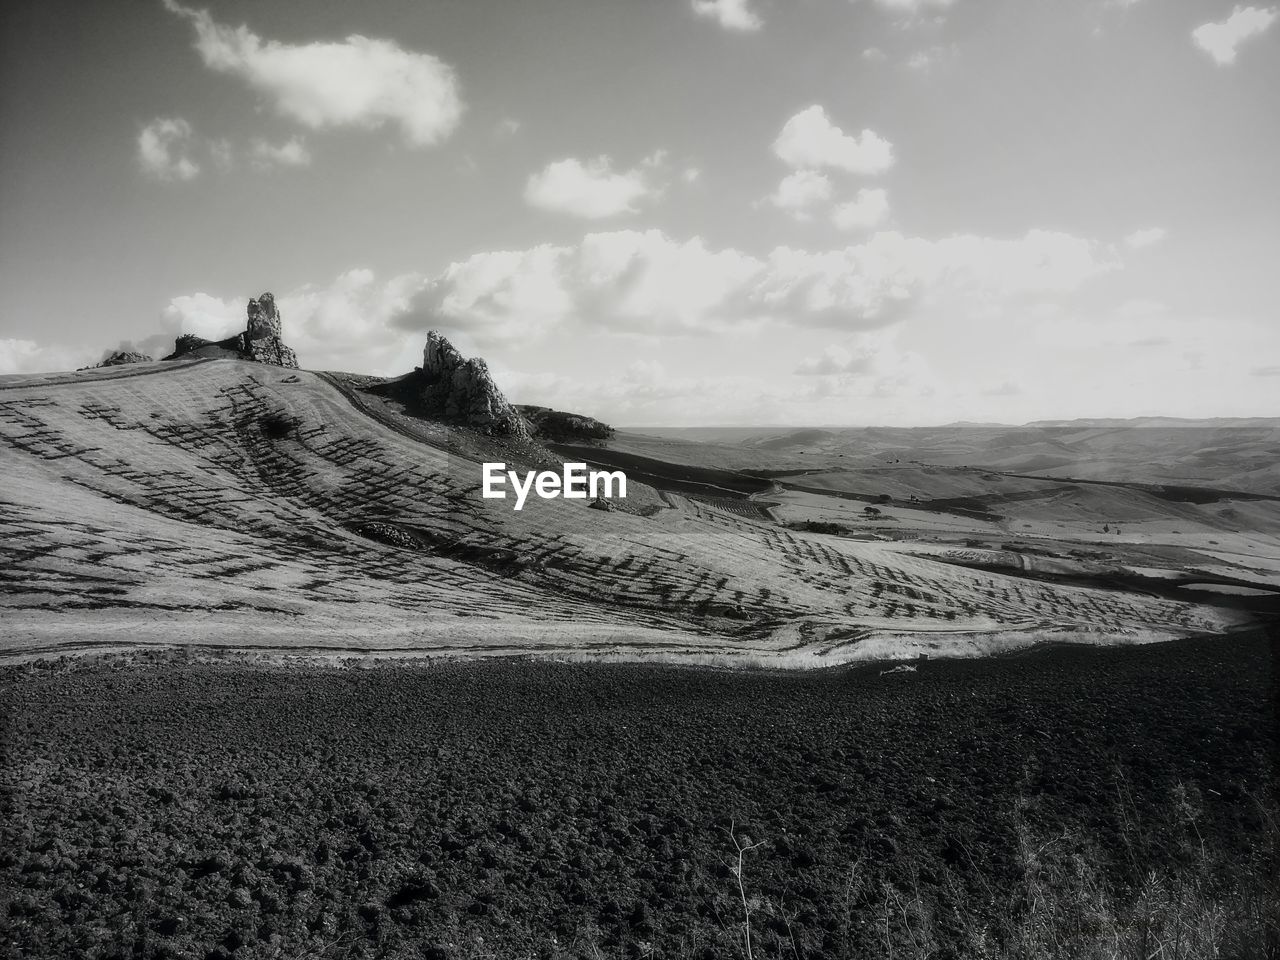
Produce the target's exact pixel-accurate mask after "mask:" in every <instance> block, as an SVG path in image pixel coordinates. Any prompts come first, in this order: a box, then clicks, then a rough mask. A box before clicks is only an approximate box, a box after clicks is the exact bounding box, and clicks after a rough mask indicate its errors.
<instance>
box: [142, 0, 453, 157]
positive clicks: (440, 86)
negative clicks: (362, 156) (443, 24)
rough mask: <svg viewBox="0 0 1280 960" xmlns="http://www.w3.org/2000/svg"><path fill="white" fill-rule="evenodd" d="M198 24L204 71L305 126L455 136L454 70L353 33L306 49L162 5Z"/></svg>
mask: <svg viewBox="0 0 1280 960" xmlns="http://www.w3.org/2000/svg"><path fill="white" fill-rule="evenodd" d="M164 5H165V8H166V9H168V10H169V11H171V12H173V13H175V14H178V15H179V16H182V17H185V18H187V19H188V20H190V21H191V22H192V23H193V24H194V25H195V30H196V44H195V46H196V50H197V51H198V52H199V54H200V57H201V59H202V60H203V61H204V64H205V66H206V67H208V68H209V69H210V70H214V71H216V72H218V73H226V74H230V75H232V76H237V77H239V78H241V79H242V80H244V81H245V82H246V83H248V84H249V86H250V87H252V88H253V89H255V90H257V91H258V92H259V93H261V94H262V95H263V96H265V97H266V98H267V100H268V101H269V102H270V103H271V105H272V106H273V107H274V108H275V109H276V111H277V112H278V113H280V114H281V115H283V116H286V117H289V118H291V119H293V120H295V121H297V122H298V123H301V124H303V125H304V126H306V127H310V128H312V129H316V130H323V129H328V128H332V127H357V128H362V129H376V128H378V127H382V126H384V125H385V124H388V123H391V124H396V125H398V126H399V127H400V130H401V132H402V134H403V135H404V138H405V140H406V141H408V142H409V143H410V144H413V145H414V146H428V145H431V144H434V143H438V142H440V141H441V140H443V139H445V138H446V137H448V136H449V135H450V134H451V133H453V131H454V129H455V128H456V127H457V125H458V122H459V120H460V119H461V117H462V111H463V105H462V100H461V97H460V94H459V89H458V80H457V77H456V75H455V73H454V71H453V68H452V67H450V66H449V65H448V64H446V63H444V62H442V61H441V60H439V59H437V58H436V57H434V56H432V55H430V54H426V53H414V52H412V51H408V50H404V49H402V48H401V47H400V46H399V45H398V44H397V43H395V41H392V40H378V39H371V38H369V37H363V36H360V35H359V34H352V35H351V36H349V37H347V38H346V39H345V40H342V41H339V42H334V41H317V42H314V43H307V44H288V43H280V42H277V41H275V40H265V41H264V40H263V39H262V38H261V37H259V36H258V35H257V34H255V33H253V32H252V31H251V30H250V29H249V28H248V27H246V26H240V27H235V28H232V27H227V26H224V25H222V24H219V23H217V22H215V21H214V19H213V18H212V17H211V16H210V15H209V13H208V11H206V10H193V9H191V8H189V7H184V6H182V5H181V4H179V3H177V2H176V0H164Z"/></svg>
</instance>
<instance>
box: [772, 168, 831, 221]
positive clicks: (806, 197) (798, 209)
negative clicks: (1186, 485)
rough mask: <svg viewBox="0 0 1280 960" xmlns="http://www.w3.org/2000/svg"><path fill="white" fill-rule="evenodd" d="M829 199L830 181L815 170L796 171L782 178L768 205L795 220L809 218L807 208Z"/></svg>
mask: <svg viewBox="0 0 1280 960" xmlns="http://www.w3.org/2000/svg"><path fill="white" fill-rule="evenodd" d="M830 199H831V180H830V179H829V178H828V177H827V175H826V174H823V173H818V172H817V171H816V170H797V171H796V172H795V173H790V174H788V175H787V176H785V177H783V178H782V182H781V183H779V184H778V189H777V190H775V191H774V192H773V194H772V195H771V196H769V197H768V198H766V200H765V202H766V203H769V204H771V205H773V206H775V207H777V208H778V209H779V210H782V211H784V212H786V213H787V214H789V215H790V216H792V217H794V218H795V219H797V220H808V219H809V218H810V216H811V215H810V213H809V208H810V207H813V206H815V205H817V204H819V203H823V202H825V201H827V200H830Z"/></svg>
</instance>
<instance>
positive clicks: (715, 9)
mask: <svg viewBox="0 0 1280 960" xmlns="http://www.w3.org/2000/svg"><path fill="white" fill-rule="evenodd" d="M691 4H692V6H693V12H694V13H696V14H697V15H698V16H700V17H704V18H706V19H708V20H714V21H716V22H717V23H718V24H720V26H722V27H724V28H725V29H726V30H737V31H740V32H751V31H754V30H759V29H760V28H761V27H762V26H764V21H763V20H761V19H760V17H759V16H758V15H757V14H756V13H755V12H754V11H753V10H752V9H751V7H750V5H749V2H748V0H691Z"/></svg>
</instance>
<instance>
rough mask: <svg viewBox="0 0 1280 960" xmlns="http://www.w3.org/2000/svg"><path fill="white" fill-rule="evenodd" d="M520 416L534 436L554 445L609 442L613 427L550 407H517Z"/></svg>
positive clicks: (590, 418)
mask: <svg viewBox="0 0 1280 960" xmlns="http://www.w3.org/2000/svg"><path fill="white" fill-rule="evenodd" d="M516 409H517V410H518V411H519V412H520V415H521V416H522V417H524V418H525V420H526V421H528V423H529V425H530V427H531V428H532V431H533V435H534V436H535V437H536V438H537V439H539V440H550V441H552V442H553V443H579V442H583V441H591V440H608V439H609V438H610V437H612V436H613V433H614V431H613V427H611V426H609V425H608V424H607V423H603V422H601V421H599V420H597V419H595V418H594V417H586V416H583V415H582V414H580V413H565V412H564V411H562V410H552V409H551V408H550V407H532V406H524V405H521V406H517V407H516Z"/></svg>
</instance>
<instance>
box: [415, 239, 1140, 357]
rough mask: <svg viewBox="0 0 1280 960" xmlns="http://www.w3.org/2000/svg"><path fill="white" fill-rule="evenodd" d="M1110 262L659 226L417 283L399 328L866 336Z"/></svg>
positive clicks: (1077, 279) (1068, 249) (1017, 246)
mask: <svg viewBox="0 0 1280 960" xmlns="http://www.w3.org/2000/svg"><path fill="white" fill-rule="evenodd" d="M1116 266H1117V264H1116V263H1115V262H1114V261H1113V260H1110V259H1106V258H1105V257H1103V256H1100V254H1099V252H1098V249H1097V247H1096V245H1095V244H1094V243H1092V242H1090V241H1088V240H1085V239H1081V238H1079V237H1074V236H1071V235H1069V234H1063V233H1055V232H1051V231H1043V230H1032V231H1030V232H1028V233H1027V234H1026V235H1025V236H1023V237H1020V238H1017V239H1009V240H1002V239H994V238H990V237H979V236H973V235H961V236H955V237H949V238H945V239H942V240H925V239H921V238H912V237H905V236H903V235H902V234H899V233H893V232H886V233H877V234H875V235H874V236H872V237H870V238H868V239H867V240H866V241H864V242H863V243H860V244H857V245H854V246H849V247H843V248H840V249H835V250H828V251H817V252H814V251H806V250H798V249H794V248H789V247H779V248H777V249H775V250H773V251H772V252H771V253H769V254H768V255H767V256H764V257H759V256H755V255H752V254H749V253H745V252H743V251H741V250H736V249H733V248H726V249H723V250H711V249H709V248H708V247H707V246H706V245H705V244H704V243H703V241H702V240H701V239H700V238H697V237H695V238H693V239H691V240H685V241H679V240H675V239H673V238H671V237H668V236H667V235H666V234H664V233H662V232H661V231H658V230H648V231H643V232H641V231H633V230H625V231H617V232H612V233H595V234H588V235H587V236H586V237H584V238H583V240H582V241H581V242H580V243H578V244H574V245H569V246H552V245H547V244H544V245H541V246H537V247H533V248H530V249H527V250H520V251H498V252H492V253H479V254H476V255H474V256H472V257H470V258H468V259H467V260H464V261H461V262H458V263H454V264H451V265H450V266H449V267H448V268H447V269H446V270H445V271H443V272H442V273H441V274H439V275H438V276H435V277H431V278H427V279H425V280H424V281H423V284H422V287H421V290H420V292H419V293H418V294H417V295H416V296H415V297H413V305H412V307H411V309H410V310H409V311H407V313H406V315H405V316H404V317H402V318H399V319H398V320H397V323H398V324H399V325H401V326H405V327H409V328H412V329H417V330H426V329H428V328H429V327H431V326H433V325H435V326H447V327H450V328H452V329H465V330H466V331H467V332H468V333H470V334H471V335H472V336H473V337H474V338H475V339H476V340H477V341H483V340H489V341H497V340H504V339H516V338H521V337H529V336H537V335H539V334H543V333H546V332H548V331H550V330H552V329H556V328H560V327H564V326H568V325H577V326H580V327H584V328H587V327H590V328H596V329H609V330H615V331H618V332H623V333H628V334H663V333H676V332H682V331H683V332H699V331H714V330H724V329H729V328H733V327H735V326H742V325H751V324H759V323H766V322H778V323H782V324H788V325H801V326H806V325H807V326H826V327H837V328H847V329H866V328H871V327H876V326H884V325H886V324H889V323H892V322H894V321H895V320H896V319H898V318H900V317H901V316H903V315H904V314H905V313H906V312H907V311H908V310H909V309H910V307H911V305H912V304H913V302H915V301H918V300H921V299H923V298H927V297H930V296H941V295H945V296H947V297H949V298H968V299H971V300H974V301H976V302H978V303H980V304H982V305H984V306H987V307H989V306H990V305H991V304H992V303H998V302H1001V301H1004V300H1008V299H1011V298H1015V297H1019V296H1024V295H1029V294H1043V293H1057V294H1061V293H1065V292H1069V291H1071V290H1074V289H1075V288H1077V287H1078V286H1080V285H1081V284H1082V283H1084V282H1085V281H1087V280H1088V279H1090V278H1091V277H1093V276H1096V275H1097V274H1100V273H1103V272H1105V271H1107V270H1110V269H1114V268H1115V267H1116Z"/></svg>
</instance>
